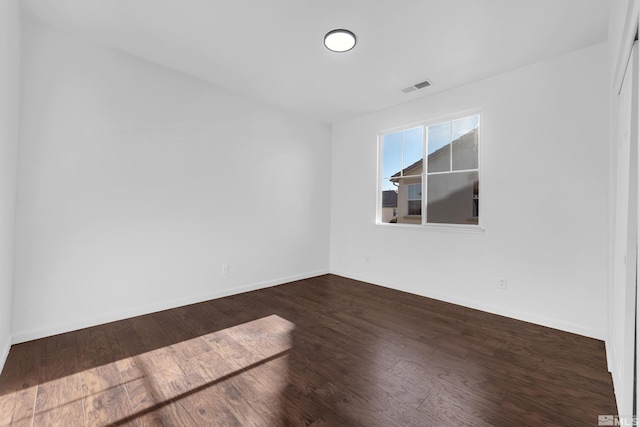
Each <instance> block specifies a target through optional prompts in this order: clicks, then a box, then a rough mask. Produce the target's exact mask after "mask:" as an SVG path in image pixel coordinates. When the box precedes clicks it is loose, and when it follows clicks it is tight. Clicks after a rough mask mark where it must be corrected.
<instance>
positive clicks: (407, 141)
mask: <svg viewBox="0 0 640 427" xmlns="http://www.w3.org/2000/svg"><path fill="white" fill-rule="evenodd" d="M479 127H480V116H479V115H478V114H476V115H471V116H466V117H459V118H454V119H452V120H446V121H439V122H437V123H434V124H425V125H422V126H418V127H411V128H408V129H402V130H398V131H394V132H389V133H384V134H382V135H380V166H379V176H380V191H381V193H380V194H381V195H382V196H381V199H382V200H381V202H382V203H381V204H379V206H382V207H381V209H382V211H384V209H385V208H387V207H388V206H386V203H387V202H385V200H386V201H388V200H390V199H391V198H392V197H394V196H392V194H395V198H396V207H397V216H395V217H393V218H389V215H385V214H384V213H383V212H380V214H379V216H378V218H379V222H380V223H400V224H403V223H404V224H458V225H478V222H479V210H480V204H479V203H480V197H479V195H480V192H479V189H480V179H479V159H478V158H479V156H478V149H479V137H478V132H479ZM425 152H426V153H427V161H426V162H425V161H424V153H425ZM425 163H426V164H425ZM423 188H426V191H423ZM387 204H388V203H387Z"/></svg>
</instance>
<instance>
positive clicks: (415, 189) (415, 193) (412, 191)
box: [407, 184, 422, 200]
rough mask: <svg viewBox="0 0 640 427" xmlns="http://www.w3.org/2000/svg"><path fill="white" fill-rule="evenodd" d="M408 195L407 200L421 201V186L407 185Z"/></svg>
mask: <svg viewBox="0 0 640 427" xmlns="http://www.w3.org/2000/svg"><path fill="white" fill-rule="evenodd" d="M408 189H409V195H408V196H407V198H408V199H409V200H420V199H422V184H411V185H409V188H408Z"/></svg>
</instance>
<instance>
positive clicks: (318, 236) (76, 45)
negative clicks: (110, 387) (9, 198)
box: [13, 18, 331, 342]
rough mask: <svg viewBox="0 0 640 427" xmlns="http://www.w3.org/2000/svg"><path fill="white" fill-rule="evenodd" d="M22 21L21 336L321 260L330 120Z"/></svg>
mask: <svg viewBox="0 0 640 427" xmlns="http://www.w3.org/2000/svg"><path fill="white" fill-rule="evenodd" d="M23 27H24V32H23V41H24V45H23V66H24V72H23V83H22V89H23V100H22V101H23V105H22V120H21V131H22V136H21V146H20V162H19V175H18V210H17V212H18V220H17V246H16V288H15V289H16V290H15V298H14V301H15V303H14V307H13V308H14V315H13V322H14V323H13V327H14V336H15V341H18V342H19V341H24V340H27V339H32V338H37V337H41V336H45V335H50V334H52V333H56V332H61V331H67V330H71V329H75V328H79V327H84V326H88V325H92V324H97V323H101V322H105V321H108V320H114V319H118V318H123V317H127V316H132V315H137V314H141V313H144V312H149V311H153V310H157V309H160V308H166V307H173V306H176V305H180V304H184V303H188V302H192V301H199V300H203V299H208V298H212V297H216V296H221V295H226V294H231V293H236V292H240V291H242V290H246V289H252V288H256V287H261V286H267V285H270V284H275V283H280V282H284V281H288V280H291V279H295V278H300V277H308V276H311V275H316V274H320V273H325V272H327V271H328V266H329V257H328V254H329V201H330V199H329V190H330V188H329V187H330V184H329V183H330V177H329V173H328V171H329V170H330V163H329V162H330V148H331V144H330V138H331V133H330V128H329V127H328V126H327V125H324V124H319V123H315V122H311V121H308V120H306V119H302V118H299V117H297V116H294V115H292V114H290V113H286V112H284V111H282V110H279V109H276V108H273V107H270V106H266V105H263V104H261V103H259V102H257V101H254V100H251V99H246V98H242V97H239V96H237V95H234V94H232V93H229V92H227V91H225V90H222V89H220V88H217V87H215V86H212V85H210V84H207V83H205V82H203V81H200V80H197V79H194V78H191V77H188V76H186V75H183V74H180V73H178V72H175V71H172V70H170V69H167V68H164V67H161V66H158V65H155V64H153V63H149V62H146V61H143V60H141V59H138V58H135V57H131V56H128V55H126V54H123V53H120V52H118V51H115V50H112V49H110V48H106V47H103V46H100V45H97V44H94V43H92V42H88V41H84V40H81V39H78V38H75V37H73V36H70V35H67V34H65V33H62V32H59V31H58V30H56V29H53V28H50V27H48V26H46V25H45V24H42V23H40V22H37V21H35V20H33V19H32V18H28V19H26V20H25V21H24V24H23ZM256 66H260V65H259V64H256ZM223 264H229V265H230V273H229V274H228V275H222V265H223Z"/></svg>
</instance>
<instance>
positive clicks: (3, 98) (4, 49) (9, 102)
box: [0, 0, 20, 370]
mask: <svg viewBox="0 0 640 427" xmlns="http://www.w3.org/2000/svg"><path fill="white" fill-rule="evenodd" d="M19 72H20V13H19V9H18V3H17V0H0V370H2V366H3V365H4V361H5V358H6V356H7V354H8V352H9V345H10V343H11V301H12V289H13V261H14V245H13V242H14V219H15V208H16V205H15V200H16V198H15V189H16V188H15V186H16V166H17V162H18V157H17V156H18V111H19V87H20V86H19V81H20V74H19Z"/></svg>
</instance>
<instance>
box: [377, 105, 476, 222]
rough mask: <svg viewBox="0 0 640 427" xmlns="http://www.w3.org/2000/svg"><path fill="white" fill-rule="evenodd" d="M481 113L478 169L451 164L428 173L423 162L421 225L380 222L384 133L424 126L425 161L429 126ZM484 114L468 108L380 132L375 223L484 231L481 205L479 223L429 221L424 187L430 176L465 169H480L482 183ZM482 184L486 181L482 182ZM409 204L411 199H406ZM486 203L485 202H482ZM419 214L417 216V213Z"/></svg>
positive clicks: (461, 171) (451, 159)
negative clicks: (441, 169)
mask: <svg viewBox="0 0 640 427" xmlns="http://www.w3.org/2000/svg"><path fill="white" fill-rule="evenodd" d="M476 115H477V116H479V124H478V168H477V169H465V170H455V171H454V170H453V167H451V168H450V169H451V170H449V171H445V172H431V173H429V172H427V167H426V165H424V164H423V167H422V175H421V176H422V189H423V190H422V195H421V197H422V212H421V216H422V221H421V224H402V223H394V224H387V223H383V222H382V221H381V219H382V215H381V213H382V208H381V206H382V178H383V177H382V160H383V159H382V148H383V147H382V143H383V139H384V136H385V135H388V134H391V133H396V132H402V131H404V130H408V129H412V128H416V127H422V128H423V131H422V152H423V159H422V161H423V162H426V161H427V159H426V157H427V156H426V153H427V152H428V144H429V140H428V130H427V129H428V127H429V126H434V125H437V124H440V123H444V122H450V121H453V120H457V119H462V118H465V117H470V116H476ZM483 127H484V124H483V115H482V111H481V110H479V109H475V110H468V111H464V112H460V113H456V114H450V115H444V116H439V117H436V118H434V119H430V120H425V121H423V122H418V123H412V124H408V125H405V126H399V127H395V128H391V129H386V130H384V131H381V132H379V133H378V162H377V164H378V170H377V172H376V222H375V224H376V225H378V226H382V227H390V228H412V229H424V230H443V231H461V232H470V233H483V232H484V230H485V229H484V227H483V226H482V222H483V218H484V214H483V209H482V207H480V206H478V224H442V223H429V222H427V197H425V193H426V191H425V189H426V188H428V187H427V183H428V176H429V175H439V174H451V173H465V172H476V171H477V172H478V182H479V183H482V182H483V178H482V170H483V162H482V151H483V141H482V139H483V138H482V133H483ZM449 161H450V162H452V161H453V156H450V160H449ZM480 185H483V184H480ZM407 203H408V201H407ZM482 206H484V204H483V205H482ZM416 216H417V215H416Z"/></svg>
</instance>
